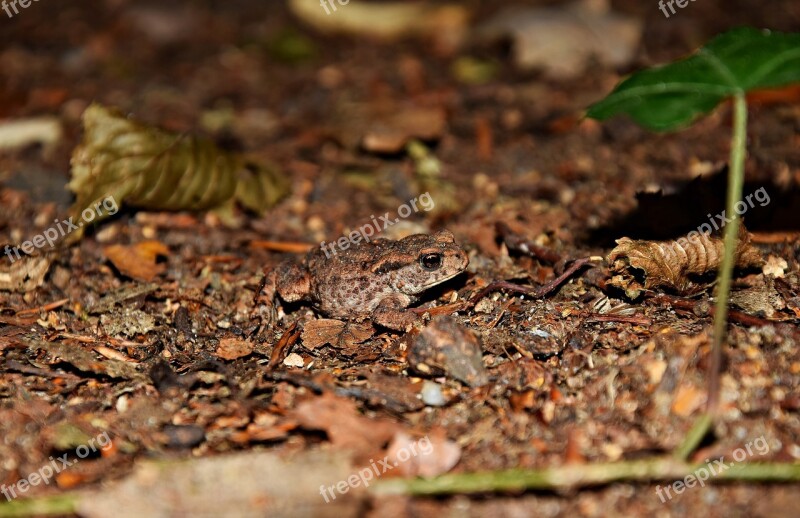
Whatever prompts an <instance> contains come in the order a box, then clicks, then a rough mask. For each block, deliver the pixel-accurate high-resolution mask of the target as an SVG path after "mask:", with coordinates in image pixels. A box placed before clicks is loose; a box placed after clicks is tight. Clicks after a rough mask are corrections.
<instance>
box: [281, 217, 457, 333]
mask: <svg viewBox="0 0 800 518" xmlns="http://www.w3.org/2000/svg"><path fill="white" fill-rule="evenodd" d="M468 264H469V259H468V258H467V254H466V252H464V250H463V249H461V247H460V246H458V244H456V242H455V239H454V238H453V234H452V233H450V232H449V231H446V230H443V231H441V232H438V233H436V234H434V235H426V234H415V235H412V236H408V237H405V238H403V239H400V240H398V241H390V240H388V239H376V240H374V241H371V242H365V243H361V244H358V245H355V246H351V247H350V248H348V249H347V250H339V249H333V250H331V249H328V248H325V249H321V248H319V247H318V248H315V249H314V250H312V251H311V252H309V254H308V256H307V257H306V259H305V261H304V262H303V263H302V264H298V263H295V262H288V263H283V264H282V265H281V266H279V267H278V270H277V278H276V288H277V291H278V294H280V296H281V298H283V299H284V300H285V301H287V302H296V301H301V300H303V301H310V302H312V303H313V304H314V306H315V307H316V308H317V309H318V310H319V311H320V312H322V313H324V314H325V315H328V316H330V317H333V318H346V319H354V320H363V319H365V318H370V319H372V321H373V322H375V323H377V324H380V325H382V326H384V327H388V328H389V329H394V330H397V331H402V330H407V329H409V328H410V327H411V325H412V324H413V323H414V321H415V320H416V319H417V318H418V317H417V315H416V314H415V313H413V312H411V311H406V308H407V307H408V306H410V305H411V304H413V303H414V302H416V301H417V299H418V297H417V296H418V295H419V294H420V293H422V292H424V291H425V290H428V289H430V288H432V287H433V286H436V285H437V284H440V283H442V282H444V281H447V280H448V279H452V278H453V277H455V276H456V275H458V274H459V273H461V272H463V271H464V270H465V269H466V268H467V265H468Z"/></svg>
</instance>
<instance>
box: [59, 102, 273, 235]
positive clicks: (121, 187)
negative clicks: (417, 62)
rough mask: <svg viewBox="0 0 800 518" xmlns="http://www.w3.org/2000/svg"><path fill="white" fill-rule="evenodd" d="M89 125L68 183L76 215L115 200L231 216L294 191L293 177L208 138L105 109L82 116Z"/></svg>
mask: <svg viewBox="0 0 800 518" xmlns="http://www.w3.org/2000/svg"><path fill="white" fill-rule="evenodd" d="M83 126H84V135H83V141H82V142H81V144H80V145H79V146H78V147H76V148H75V150H74V151H73V153H72V161H71V163H72V179H71V180H70V182H69V189H70V190H72V191H73V192H74V193H75V195H76V201H75V204H74V205H73V207H72V214H73V215H74V216H76V218H77V216H78V215H79V214H81V212H82V211H83V210H84V209H87V208H89V207H93V206H95V204H97V203H98V202H100V201H101V200H104V199H106V198H108V197H109V196H110V197H113V199H114V200H115V201H116V203H117V204H118V205H122V204H127V205H130V206H133V207H138V208H145V209H153V210H209V209H215V210H218V211H220V212H221V213H222V214H230V212H231V210H232V205H233V204H234V202H237V201H238V202H239V203H240V204H241V205H242V206H244V207H245V208H247V209H250V210H252V211H255V212H261V211H263V210H265V209H267V208H269V207H271V206H272V205H274V204H275V203H277V202H278V200H280V198H282V197H283V196H284V195H285V194H286V193H287V192H288V181H287V179H285V178H283V177H282V176H280V175H279V174H278V173H277V172H276V171H274V170H272V169H269V168H266V167H261V166H258V165H256V164H251V163H248V162H247V161H246V160H245V159H244V158H243V157H242V156H240V155H237V154H233V153H228V152H225V151H223V150H221V149H219V148H218V147H217V146H216V145H215V144H214V143H213V142H212V141H211V140H209V139H204V138H200V137H193V136H189V135H183V134H175V133H171V132H168V131H164V130H162V129H159V128H155V127H150V126H147V125H144V124H141V123H139V122H136V121H134V120H132V119H128V118H127V117H125V116H123V115H122V114H121V113H119V112H118V111H116V110H113V109H109V108H106V107H104V106H101V105H99V104H92V105H91V106H89V107H88V108H87V109H86V111H85V112H84V113H83ZM104 216H105V215H104ZM104 216H101V218H102V217H104ZM98 219H100V218H98ZM80 233H81V231H76V232H75V234H77V236H75V237H74V239H77V238H78V237H80Z"/></svg>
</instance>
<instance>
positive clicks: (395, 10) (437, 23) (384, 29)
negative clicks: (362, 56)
mask: <svg viewBox="0 0 800 518" xmlns="http://www.w3.org/2000/svg"><path fill="white" fill-rule="evenodd" d="M289 9H290V10H291V11H292V13H294V15H295V16H297V17H298V18H300V19H301V20H303V21H304V22H305V23H307V24H309V25H311V26H312V27H314V28H315V29H317V30H319V31H321V32H326V33H345V34H355V35H357V36H367V37H374V38H380V39H383V40H396V39H399V38H403V37H406V36H411V35H422V36H429V37H432V38H434V42H435V44H434V47H435V48H436V49H437V50H439V51H441V52H445V53H449V52H452V51H453V50H454V49H455V48H457V47H458V46H459V45H460V44H461V42H462V41H463V40H464V38H465V36H466V30H467V22H468V19H469V11H468V10H467V8H466V7H464V6H462V5H458V4H449V5H431V4H429V3H427V2H381V3H368V2H363V1H360V0H349V1H348V2H345V3H344V4H342V3H341V2H337V1H336V0H334V1H326V2H322V4H320V2H319V0H290V1H289Z"/></svg>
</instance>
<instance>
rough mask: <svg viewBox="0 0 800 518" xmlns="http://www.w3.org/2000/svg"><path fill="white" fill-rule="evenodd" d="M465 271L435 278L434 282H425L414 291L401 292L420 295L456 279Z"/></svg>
mask: <svg viewBox="0 0 800 518" xmlns="http://www.w3.org/2000/svg"><path fill="white" fill-rule="evenodd" d="M465 270H466V269H464V270H459V271H456V272H453V273H450V274H447V275H444V276H442V277H437V278H436V279H434V280H432V281H430V282H427V283H425V284H422V285H420V286H419V287H417V288H414V289H411V290H408V291H406V290H403V292H404V293H405V294H406V295H420V294H421V293H424V292H426V291H428V290H430V289H431V288H434V287H436V286H438V285H440V284H444V283H445V282H447V281H449V280H450V279H453V278H455V277H458V276H459V275H461V274H462V273H464V271H465Z"/></svg>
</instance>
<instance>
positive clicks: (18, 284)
mask: <svg viewBox="0 0 800 518" xmlns="http://www.w3.org/2000/svg"><path fill="white" fill-rule="evenodd" d="M12 254H13V252H12ZM53 257H54V254H52V253H49V254H41V255H26V254H24V253H23V252H22V251H20V257H19V259H14V260H13V261H12V260H11V257H10V256H9V260H3V259H0V291H18V292H23V293H25V292H28V291H31V290H34V289H36V288H37V287H39V286H41V285H42V283H43V282H44V278H45V275H47V271H48V270H49V269H50V263H51V262H52V260H53Z"/></svg>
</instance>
